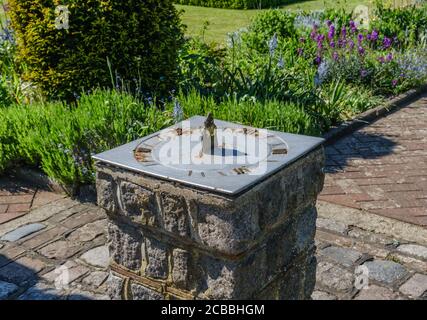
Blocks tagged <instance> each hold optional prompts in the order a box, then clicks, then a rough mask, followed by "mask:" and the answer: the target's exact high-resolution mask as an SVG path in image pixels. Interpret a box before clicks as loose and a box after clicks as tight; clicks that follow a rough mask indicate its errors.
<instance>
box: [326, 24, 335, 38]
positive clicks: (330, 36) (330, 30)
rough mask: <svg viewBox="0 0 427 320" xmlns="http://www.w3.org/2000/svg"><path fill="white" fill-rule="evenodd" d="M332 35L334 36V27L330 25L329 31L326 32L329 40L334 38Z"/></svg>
mask: <svg viewBox="0 0 427 320" xmlns="http://www.w3.org/2000/svg"><path fill="white" fill-rule="evenodd" d="M334 36H335V27H334V25H331V26H330V27H329V32H328V38H329V40H332V39H333V38H334Z"/></svg>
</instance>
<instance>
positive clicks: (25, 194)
mask: <svg viewBox="0 0 427 320" xmlns="http://www.w3.org/2000/svg"><path fill="white" fill-rule="evenodd" d="M64 197H65V196H63V195H59V194H56V193H53V192H49V191H47V190H44V189H42V188H39V187H36V186H33V185H30V184H28V183H24V182H22V181H17V180H16V179H15V178H14V177H10V176H9V177H0V224H1V223H6V222H8V221H11V220H14V219H16V218H19V217H22V216H24V215H26V214H27V213H29V212H30V211H31V209H33V208H37V207H40V206H43V205H45V204H47V203H49V202H52V201H55V200H57V199H60V198H64Z"/></svg>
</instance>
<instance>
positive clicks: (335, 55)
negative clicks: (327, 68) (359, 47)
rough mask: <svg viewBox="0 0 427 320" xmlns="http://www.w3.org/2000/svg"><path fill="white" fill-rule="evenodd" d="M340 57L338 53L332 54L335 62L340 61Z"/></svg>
mask: <svg viewBox="0 0 427 320" xmlns="http://www.w3.org/2000/svg"><path fill="white" fill-rule="evenodd" d="M339 57H340V56H339V54H338V52H336V51H334V53H333V54H332V59H334V60H335V61H338V59H339Z"/></svg>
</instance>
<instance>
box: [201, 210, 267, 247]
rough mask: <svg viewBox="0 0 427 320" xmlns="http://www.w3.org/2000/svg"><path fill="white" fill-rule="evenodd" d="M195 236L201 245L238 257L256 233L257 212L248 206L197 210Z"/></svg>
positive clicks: (257, 227) (257, 229)
mask: <svg viewBox="0 0 427 320" xmlns="http://www.w3.org/2000/svg"><path fill="white" fill-rule="evenodd" d="M197 222H198V236H199V238H200V240H201V242H202V243H203V244H204V245H206V246H208V247H210V248H212V249H216V250H219V251H222V252H224V253H227V254H239V253H241V252H243V251H244V250H246V249H247V247H248V243H250V242H251V241H253V240H254V239H255V236H256V234H257V233H258V232H259V225H258V208H257V206H256V205H254V204H252V203H249V204H247V205H246V206H244V207H241V208H236V207H231V208H228V207H225V208H224V207H222V208H221V207H218V206H213V205H207V204H199V206H198V221H197Z"/></svg>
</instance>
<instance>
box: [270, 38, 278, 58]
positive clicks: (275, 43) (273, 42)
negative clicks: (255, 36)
mask: <svg viewBox="0 0 427 320" xmlns="http://www.w3.org/2000/svg"><path fill="white" fill-rule="evenodd" d="M278 45H279V44H278V38H277V33H275V34H274V36H273V37H272V38H271V39H270V41H269V42H268V50H269V51H270V56H271V57H272V56H274V53H275V52H276V49H277V47H278Z"/></svg>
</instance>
